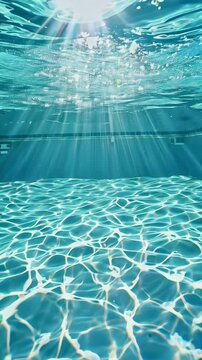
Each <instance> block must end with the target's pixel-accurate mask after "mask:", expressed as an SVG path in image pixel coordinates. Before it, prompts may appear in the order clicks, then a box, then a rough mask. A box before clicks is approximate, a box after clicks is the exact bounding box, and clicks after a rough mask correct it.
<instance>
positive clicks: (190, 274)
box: [0, 177, 202, 360]
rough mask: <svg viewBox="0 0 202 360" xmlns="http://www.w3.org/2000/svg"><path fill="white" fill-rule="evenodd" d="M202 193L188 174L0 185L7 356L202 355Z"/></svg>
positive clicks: (3, 352) (168, 359) (1, 354)
mask: <svg viewBox="0 0 202 360" xmlns="http://www.w3.org/2000/svg"><path fill="white" fill-rule="evenodd" d="M201 199H202V182H201V181H200V180H195V179H191V178H186V177H171V178H159V179H154V178H136V179H128V180H124V179H123V180H100V181H98V180H65V179H63V180H61V179H54V180H47V181H45V180H42V181H37V182H34V183H23V182H15V183H1V185H0V200H1V201H0V212H1V214H2V219H1V227H0V235H1V243H0V269H1V272H0V276H1V280H0V281H1V283H0V323H1V324H0V339H1V346H0V358H1V359H64V358H65V359H71V360H72V359H88V360H99V359H102V360H107V359H113V360H115V359H120V360H123V359H124V360H131V359H133V360H135V359H138V360H140V359H144V360H153V359H155V360H158V359H159V360H162V359H164V360H174V359H183V360H194V359H201V357H202V351H201V349H200V347H201V344H202V341H201V332H200V331H201V330H200V325H201V320H202V318H201V306H202V302H201V298H200V291H201V287H202V284H201V267H200V259H201V240H202V235H201V234H202V213H201ZM162 354H163V355H162Z"/></svg>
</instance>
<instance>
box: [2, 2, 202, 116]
mask: <svg viewBox="0 0 202 360" xmlns="http://www.w3.org/2000/svg"><path fill="white" fill-rule="evenodd" d="M201 10H202V6H201V4H200V2H198V1H191V0H190V1H188V0H186V1H183V3H182V2H181V1H175V2H174V1H164V2H162V1H150V0H147V1H139V2H135V3H134V4H133V5H131V6H129V7H128V9H126V10H125V11H124V12H123V13H121V14H119V16H117V17H112V18H110V19H107V20H106V24H105V26H104V27H101V28H100V27H94V28H93V27H92V28H89V27H86V26H84V25H81V26H79V27H78V26H77V27H76V26H75V27H74V26H72V25H69V24H68V23H67V21H64V20H63V19H61V18H60V17H58V16H57V15H55V14H53V11H52V10H51V8H50V6H49V3H48V2H47V1H43V0H41V1H36V0H32V1H30V2H29V3H28V2H27V1H25V0H21V1H18V2H17V3H16V2H14V1H10V0H9V1H8V0H4V1H0V13H1V15H0V50H1V53H0V84H1V87H0V96H1V104H0V109H4V110H6V109H7V110H11V109H27V108H30V107H33V108H45V109H46V108H49V107H51V106H54V107H55V108H58V109H59V111H60V112H62V113H63V112H64V111H68V112H71V111H80V110H82V111H84V110H89V109H92V110H93V109H102V110H103V109H104V110H106V109H107V108H108V107H110V110H111V111H112V112H113V111H117V110H123V109H124V110H127V109H133V107H134V106H135V107H136V108H137V107H140V108H142V107H144V109H148V108H157V107H176V106H178V105H188V106H190V107H193V108H196V109H200V108H201V104H202V99H201V92H200V88H201V87H200V84H201V75H200V73H201V71H200V69H201V66H202V64H201V59H202V57H201V20H202V11H201Z"/></svg>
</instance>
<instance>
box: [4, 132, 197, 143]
mask: <svg viewBox="0 0 202 360" xmlns="http://www.w3.org/2000/svg"><path fill="white" fill-rule="evenodd" d="M201 135H202V129H197V130H190V131H176V132H168V131H160V132H151V131H144V132H140V131H137V132H134V131H132V132H124V131H123V132H116V131H115V132H103V133H98V132H82V133H81V132H79V133H56V134H31V135H27V134H26V135H25V134H23V135H20V134H18V135H2V136H0V141H1V142H3V141H11V142H17V141H42V140H51V139H55V140H57V139H58V140H62V139H80V140H86V139H104V138H110V137H114V138H119V139H122V138H134V139H136V138H144V139H151V138H155V139H160V138H164V139H165V138H166V139H169V138H177V137H184V138H189V137H195V136H201Z"/></svg>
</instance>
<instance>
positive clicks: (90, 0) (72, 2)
mask: <svg viewBox="0 0 202 360" xmlns="http://www.w3.org/2000/svg"><path fill="white" fill-rule="evenodd" d="M134 1H136V0H127V1H126V0H52V2H53V5H54V7H55V8H56V9H57V10H59V11H60V12H61V13H62V14H63V15H64V16H66V17H67V20H69V19H73V20H74V21H75V22H78V23H82V22H83V23H89V22H98V21H102V20H103V19H104V18H106V17H109V16H112V15H114V14H117V13H119V12H120V11H122V10H123V9H125V8H126V7H128V6H129V5H131V4H132V3H133V2H134Z"/></svg>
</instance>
